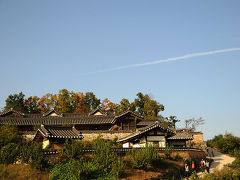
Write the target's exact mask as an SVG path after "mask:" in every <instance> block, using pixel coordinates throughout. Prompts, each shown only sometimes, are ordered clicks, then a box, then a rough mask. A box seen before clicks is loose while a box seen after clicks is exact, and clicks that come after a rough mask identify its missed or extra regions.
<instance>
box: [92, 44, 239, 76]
mask: <svg viewBox="0 0 240 180" xmlns="http://www.w3.org/2000/svg"><path fill="white" fill-rule="evenodd" d="M232 51H240V48H229V49H219V50H214V51H206V52H200V53H192V54H186V55H183V56H178V57H172V58H167V59H160V60H157V61H150V62H145V63H139V64H131V65H126V66H120V67H115V68H111V69H105V70H100V71H96V72H91V73H88V74H95V73H103V72H109V71H117V70H123V69H129V68H137V67H143V66H150V65H155V64H161V63H167V62H171V61H180V60H184V59H190V58H193V57H199V56H208V55H213V54H220V53H227V52H232Z"/></svg>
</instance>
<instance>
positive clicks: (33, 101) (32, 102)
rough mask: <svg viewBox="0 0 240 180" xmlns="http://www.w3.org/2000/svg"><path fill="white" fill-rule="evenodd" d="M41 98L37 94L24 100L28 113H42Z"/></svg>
mask: <svg viewBox="0 0 240 180" xmlns="http://www.w3.org/2000/svg"><path fill="white" fill-rule="evenodd" d="M39 100H40V98H39V97H37V96H33V97H32V96H30V97H29V98H27V99H25V100H24V104H25V106H26V108H27V111H28V113H40V109H39V108H38V107H39V104H38V102H39Z"/></svg>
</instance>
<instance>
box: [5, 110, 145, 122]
mask: <svg viewBox="0 0 240 180" xmlns="http://www.w3.org/2000/svg"><path fill="white" fill-rule="evenodd" d="M13 111H14V110H11V112H13ZM9 112H10V111H9ZM9 112H5V113H3V114H2V117H1V115H0V124H3V123H8V122H11V123H13V124H16V125H39V124H46V125H62V124H79V125H80V124H86V125H88V124H89V125H91V124H92V125H100V124H114V123H115V121H116V120H117V119H119V118H120V117H123V116H124V115H127V114H131V115H133V116H136V117H138V119H140V120H142V119H143V118H142V117H141V116H139V115H138V114H136V113H133V112H131V111H127V112H125V113H122V114H121V115H119V116H115V114H114V113H105V115H103V116H95V115H90V114H89V113H85V114H74V113H64V114H61V113H58V112H57V111H56V110H54V109H53V110H51V111H49V112H47V113H45V114H43V115H42V114H22V113H20V112H18V111H14V112H16V113H18V114H21V115H23V116H22V117H10V116H7V113H9ZM51 113H56V114H57V115H59V116H51Z"/></svg>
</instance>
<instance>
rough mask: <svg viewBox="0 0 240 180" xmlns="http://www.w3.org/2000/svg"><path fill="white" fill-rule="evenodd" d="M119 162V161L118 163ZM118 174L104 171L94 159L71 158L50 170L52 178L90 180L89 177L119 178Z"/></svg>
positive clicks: (52, 179)
mask: <svg viewBox="0 0 240 180" xmlns="http://www.w3.org/2000/svg"><path fill="white" fill-rule="evenodd" d="M116 164H118V163H116ZM118 177H119V176H118V175H117V174H113V173H111V172H110V173H104V172H103V171H101V169H99V167H98V166H97V165H96V164H95V163H94V162H93V161H85V160H80V161H77V160H74V159H72V160H70V161H68V162H66V163H59V164H56V165H55V166H54V167H53V169H52V170H51V172H50V179H51V180H58V179H66V180H68V179H69V180H75V179H80V180H88V179H109V180H110V179H111V180H112V179H118Z"/></svg>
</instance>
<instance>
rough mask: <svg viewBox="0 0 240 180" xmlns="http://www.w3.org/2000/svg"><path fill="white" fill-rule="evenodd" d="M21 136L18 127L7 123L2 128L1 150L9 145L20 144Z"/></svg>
mask: <svg viewBox="0 0 240 180" xmlns="http://www.w3.org/2000/svg"><path fill="white" fill-rule="evenodd" d="M20 140H21V139H20V136H19V135H18V132H17V127H16V126H15V125H13V124H10V123H6V124H3V125H2V126H0V148H1V147H3V146H5V145H7V144H8V143H16V144H17V143H19V142H20Z"/></svg>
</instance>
